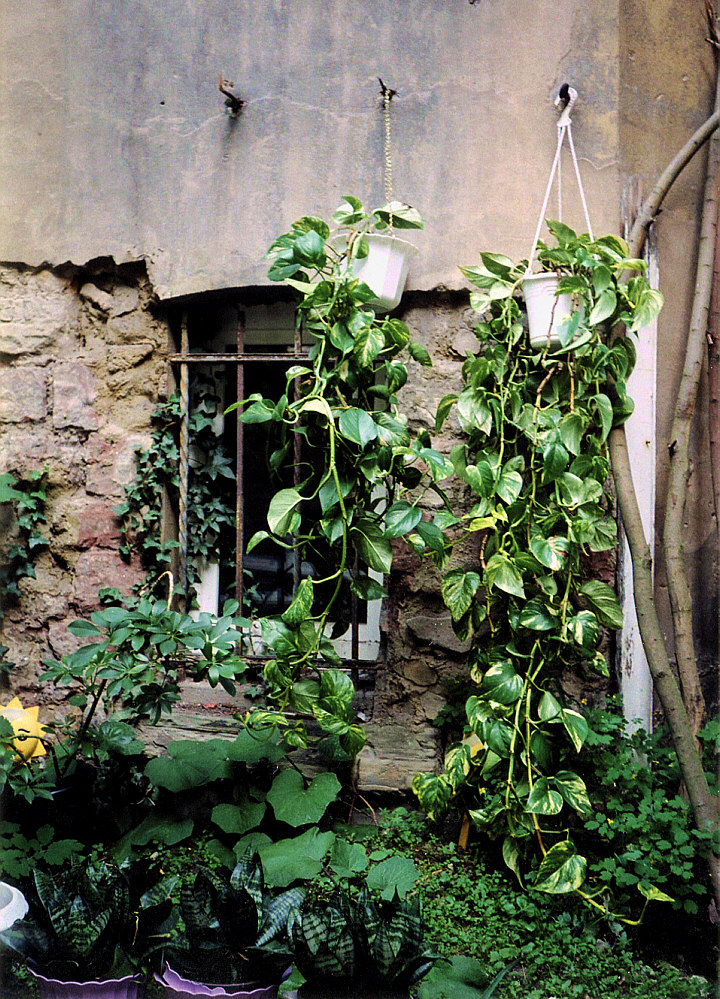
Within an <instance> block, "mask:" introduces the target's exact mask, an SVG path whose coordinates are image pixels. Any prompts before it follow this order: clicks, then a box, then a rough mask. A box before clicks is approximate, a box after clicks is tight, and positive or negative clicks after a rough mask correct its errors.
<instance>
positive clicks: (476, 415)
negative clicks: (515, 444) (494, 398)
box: [457, 388, 492, 434]
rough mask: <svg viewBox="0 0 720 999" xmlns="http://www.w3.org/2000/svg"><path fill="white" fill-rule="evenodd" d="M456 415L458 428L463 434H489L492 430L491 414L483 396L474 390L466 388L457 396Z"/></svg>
mask: <svg viewBox="0 0 720 999" xmlns="http://www.w3.org/2000/svg"><path fill="white" fill-rule="evenodd" d="M457 413H458V419H459V421H460V426H461V427H462V429H463V430H464V431H465V433H475V432H476V431H477V432H479V433H481V434H489V433H490V430H491V428H492V413H491V412H490V407H489V406H488V405H487V403H486V402H485V399H484V397H483V396H481V395H479V394H478V393H477V392H476V391H475V389H474V388H466V389H463V391H462V392H461V393H460V395H459V396H458V400H457Z"/></svg>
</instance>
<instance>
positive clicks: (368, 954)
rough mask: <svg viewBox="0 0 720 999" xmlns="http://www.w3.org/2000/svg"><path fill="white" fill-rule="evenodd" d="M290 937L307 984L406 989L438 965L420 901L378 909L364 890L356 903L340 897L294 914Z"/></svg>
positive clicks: (382, 906) (385, 904) (387, 903)
mask: <svg viewBox="0 0 720 999" xmlns="http://www.w3.org/2000/svg"><path fill="white" fill-rule="evenodd" d="M288 934H289V936H290V939H291V942H292V945H293V950H294V953H295V961H296V964H297V966H298V968H299V970H300V971H301V973H302V974H303V976H304V977H305V979H306V980H307V981H309V982H318V981H327V980H333V981H336V982H341V983H344V984H346V985H354V986H355V987H356V988H358V989H360V988H369V989H373V988H387V987H389V986H392V987H393V988H394V989H402V988H407V987H409V986H410V985H412V984H413V983H414V982H417V981H419V979H421V978H422V977H423V975H425V974H426V973H427V972H428V971H429V970H430V968H431V967H432V965H433V962H434V960H435V958H434V956H433V955H432V954H431V953H430V952H429V951H427V950H425V948H424V946H423V921H422V912H421V908H420V902H419V900H415V901H414V902H412V903H411V902H405V901H403V902H401V901H400V900H399V899H397V898H395V899H394V900H393V901H391V902H381V903H379V904H378V903H376V902H375V901H374V900H373V899H372V898H371V897H370V894H369V892H368V891H367V889H366V888H363V889H362V890H361V892H360V894H359V895H358V897H357V898H356V899H351V898H350V897H349V896H348V895H347V894H346V893H337V894H336V895H335V896H333V898H332V899H331V900H330V902H329V903H328V904H327V905H326V906H324V907H319V906H315V907H312V908H307V909H305V910H301V909H294V910H293V912H292V913H291V915H290V920H289V922H288Z"/></svg>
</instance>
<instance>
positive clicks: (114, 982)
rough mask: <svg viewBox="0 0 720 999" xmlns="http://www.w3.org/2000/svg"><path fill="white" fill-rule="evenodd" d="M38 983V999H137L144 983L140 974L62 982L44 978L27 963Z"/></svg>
mask: <svg viewBox="0 0 720 999" xmlns="http://www.w3.org/2000/svg"><path fill="white" fill-rule="evenodd" d="M28 970H29V971H30V974H31V975H32V976H33V978H34V979H35V981H36V982H37V985H38V990H39V992H40V999H138V997H139V996H140V994H141V992H140V990H141V987H142V985H143V984H144V978H143V976H142V975H126V976H125V977H124V978H108V979H105V980H103V981H90V982H62V981H60V980H59V979H57V978H46V977H45V975H41V974H40V972H39V971H36V970H35V969H34V968H32V967H30V966H29V965H28Z"/></svg>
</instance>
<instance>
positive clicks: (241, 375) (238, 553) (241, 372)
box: [230, 310, 245, 614]
mask: <svg viewBox="0 0 720 999" xmlns="http://www.w3.org/2000/svg"><path fill="white" fill-rule="evenodd" d="M244 351H245V313H244V312H242V310H238V323H237V355H236V357H235V360H236V361H238V362H239V363H238V364H237V369H236V387H237V401H238V402H240V400H241V399H244V398H245V365H244V359H245V353H244ZM230 357H233V355H232V354H231V355H230ZM236 426H237V430H236V437H235V483H236V492H235V599H236V600H237V602H238V604H239V605H240V613H241V614H242V601H243V533H244V530H243V529H244V524H243V484H244V471H245V468H244V444H245V424H244V423H243V422H242V420H238V421H237V424H236Z"/></svg>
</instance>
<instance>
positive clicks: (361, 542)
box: [350, 520, 392, 572]
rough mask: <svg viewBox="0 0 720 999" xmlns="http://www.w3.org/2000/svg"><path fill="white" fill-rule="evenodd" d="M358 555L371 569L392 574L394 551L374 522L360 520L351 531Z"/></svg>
mask: <svg viewBox="0 0 720 999" xmlns="http://www.w3.org/2000/svg"><path fill="white" fill-rule="evenodd" d="M350 533H351V535H352V539H353V543H354V545H355V547H356V548H357V552H358V555H359V556H360V558H361V559H363V561H365V562H366V563H367V564H368V565H369V566H370V568H371V569H375V570H376V571H377V572H390V568H391V566H392V549H391V547H390V542H389V540H388V539H387V538H386V537H385V535H384V534H383V532H382V530H381V529H380V528H379V527H378V525H377V524H376V523H374V522H373V521H372V520H359V521H358V522H357V523H356V524H354V525H353V527H352V529H351V532H350Z"/></svg>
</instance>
